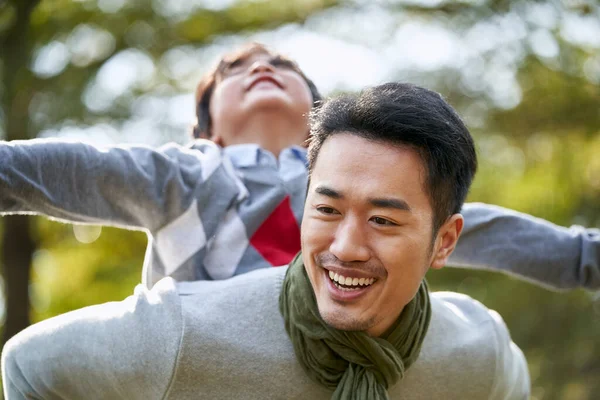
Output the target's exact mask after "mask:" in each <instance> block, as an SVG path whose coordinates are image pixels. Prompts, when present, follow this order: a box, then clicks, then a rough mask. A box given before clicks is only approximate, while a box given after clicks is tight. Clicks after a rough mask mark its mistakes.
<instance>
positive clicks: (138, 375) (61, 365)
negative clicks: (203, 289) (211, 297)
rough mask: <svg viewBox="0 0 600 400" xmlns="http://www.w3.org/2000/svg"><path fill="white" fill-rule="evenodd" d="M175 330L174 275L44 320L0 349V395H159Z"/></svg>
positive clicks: (169, 370)
mask: <svg viewBox="0 0 600 400" xmlns="http://www.w3.org/2000/svg"><path fill="white" fill-rule="evenodd" d="M182 332H183V321H182V312H181V303H180V301H179V296H178V295H177V292H176V289H175V288H174V281H173V280H171V279H170V278H166V279H164V280H162V281H161V282H159V283H158V284H157V285H156V286H155V287H154V288H153V289H152V291H148V290H147V289H144V288H142V287H141V285H140V286H138V287H137V288H136V291H135V293H134V294H133V295H132V296H130V297H128V298H127V299H125V300H124V301H122V302H111V303H106V304H101V305H96V306H91V307H86V308H82V309H80V310H77V311H73V312H70V313H67V314H63V315H60V316H58V317H54V318H50V319H48V320H45V321H42V322H40V323H37V324H35V325H32V326H30V327H29V328H27V329H25V330H24V331H22V332H20V333H19V334H17V335H16V336H14V337H13V338H12V339H11V340H9V341H8V342H7V344H6V345H5V347H4V349H3V351H2V380H3V386H4V396H5V398H6V399H7V400H16V399H31V398H34V399H86V398H90V397H93V398H102V399H150V400H152V399H162V398H164V397H165V393H166V392H167V391H168V390H169V386H170V384H171V381H172V379H173V376H174V371H175V369H176V362H177V356H178V352H179V349H180V343H181V337H182Z"/></svg>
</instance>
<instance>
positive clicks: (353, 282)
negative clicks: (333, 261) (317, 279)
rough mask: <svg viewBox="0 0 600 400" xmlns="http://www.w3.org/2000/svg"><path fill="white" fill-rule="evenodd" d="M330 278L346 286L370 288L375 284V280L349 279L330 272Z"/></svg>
mask: <svg viewBox="0 0 600 400" xmlns="http://www.w3.org/2000/svg"><path fill="white" fill-rule="evenodd" d="M329 277H330V278H331V280H332V281H334V282H337V283H339V284H340V285H344V286H369V285H372V284H373V282H375V278H347V277H345V276H342V275H340V274H338V273H335V272H333V271H329Z"/></svg>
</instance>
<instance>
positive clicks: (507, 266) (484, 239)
mask: <svg viewBox="0 0 600 400" xmlns="http://www.w3.org/2000/svg"><path fill="white" fill-rule="evenodd" d="M462 214H463V215H464V217H465V227H464V229H463V233H462V235H461V237H460V239H459V241H458V245H457V247H456V249H455V251H454V253H453V254H452V255H451V257H450V260H449V266H455V267H467V268H476V269H489V270H496V271H503V272H507V273H509V274H512V275H515V276H517V277H519V278H524V279H526V280H530V281H532V282H535V283H538V284H541V285H544V286H547V287H551V288H556V289H574V288H586V289H591V290H596V289H599V288H600V231H599V230H598V229H584V228H582V227H579V226H573V227H571V228H564V227H560V226H557V225H554V224H552V223H550V222H548V221H545V220H543V219H539V218H535V217H532V216H530V215H527V214H523V213H519V212H516V211H512V210H508V209H505V208H502V207H498V206H491V205H487V204H481V203H471V204H465V206H464V207H463V210H462Z"/></svg>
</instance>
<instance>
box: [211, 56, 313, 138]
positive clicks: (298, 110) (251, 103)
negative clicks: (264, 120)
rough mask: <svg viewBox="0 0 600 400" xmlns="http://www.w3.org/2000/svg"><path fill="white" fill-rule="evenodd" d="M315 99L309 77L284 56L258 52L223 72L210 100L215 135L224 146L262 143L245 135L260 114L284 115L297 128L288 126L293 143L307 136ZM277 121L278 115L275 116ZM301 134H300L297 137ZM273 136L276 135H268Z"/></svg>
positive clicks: (280, 116) (285, 133)
mask: <svg viewBox="0 0 600 400" xmlns="http://www.w3.org/2000/svg"><path fill="white" fill-rule="evenodd" d="M312 105H313V98H312V94H311V92H310V88H309V87H308V85H307V83H306V82H305V80H304V79H303V78H302V77H301V76H300V75H299V74H298V73H297V72H296V71H294V69H293V67H292V65H291V64H290V63H289V62H287V61H285V60H283V59H281V58H280V57H277V56H273V55H270V54H266V53H262V52H258V53H254V54H251V55H249V56H248V57H245V58H240V59H238V60H235V61H234V62H233V63H230V64H229V65H228V66H227V67H226V68H225V70H224V71H223V72H222V73H221V74H219V76H218V77H217V80H216V84H215V89H214V92H213V94H212V96H211V100H210V115H211V121H212V129H211V131H212V132H211V134H213V135H214V136H215V138H216V139H217V141H220V142H221V144H222V145H224V146H229V145H232V144H239V143H250V142H259V143H260V142H261V139H263V138H260V137H258V138H256V137H243V132H244V131H245V129H246V128H249V127H250V125H251V124H252V123H253V118H254V117H257V116H261V117H264V116H267V117H268V118H271V117H273V116H275V117H277V118H284V119H285V120H288V121H290V123H292V124H295V125H296V126H297V129H285V131H283V132H281V133H282V135H289V136H291V137H289V138H286V139H289V140H288V141H289V142H290V143H289V145H291V144H298V145H302V144H303V143H304V141H305V140H306V138H307V133H308V124H307V116H308V113H309V112H310V110H311V108H312ZM271 119H272V120H273V121H274V123H275V121H276V118H271ZM296 136H297V137H296ZM266 139H273V138H266Z"/></svg>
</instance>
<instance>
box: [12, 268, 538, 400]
mask: <svg viewBox="0 0 600 400" xmlns="http://www.w3.org/2000/svg"><path fill="white" fill-rule="evenodd" d="M285 272H286V267H282V268H269V269H262V270H259V271H253V272H250V273H248V274H245V275H241V276H236V277H234V278H232V279H226V280H221V281H214V282H209V281H198V282H184V283H180V284H176V283H175V281H173V280H172V279H170V278H166V279H164V280H162V281H160V282H159V283H158V284H156V285H155V286H154V288H153V289H152V290H151V291H148V290H147V289H145V288H144V287H141V286H139V287H138V288H136V291H135V293H134V295H133V296H130V297H129V298H127V299H125V300H124V301H122V302H112V303H106V304H102V305H98V306H92V307H87V308H83V309H80V310H77V311H74V312H71V313H67V314H63V315H60V316H58V317H55V318H51V319H48V320H45V321H42V322H40V323H38V324H36V325H33V326H31V327H29V328H27V329H26V330H24V331H23V332H21V333H19V334H18V335H17V336H15V337H14V338H13V339H11V340H10V341H9V342H8V343H7V345H6V346H5V348H4V351H3V357H2V363H3V365H2V367H3V368H2V372H3V382H4V391H5V394H6V399H7V400H18V399H26V398H35V399H127V400H135V399H140V400H142V399H143V400H153V399H156V400H158V399H181V400H184V399H281V400H284V399H285V400H287V399H298V400H305V399H311V400H312V399H314V400H318V399H323V400H328V399H330V398H331V394H332V391H330V390H327V389H326V388H324V387H322V386H321V385H319V384H317V383H315V382H313V381H311V380H310V379H309V377H308V375H306V373H305V372H304V370H303V369H302V367H301V366H300V364H299V363H298V362H297V361H296V357H295V355H294V350H293V346H292V343H291V341H290V340H289V337H288V335H287V333H286V331H285V328H284V323H283V318H282V317H281V315H280V313H279V307H278V304H279V302H278V299H279V294H280V292H281V286H282V282H283V278H284V275H285ZM431 306H432V317H431V323H430V326H429V330H428V332H427V336H426V337H425V341H424V343H423V347H422V349H421V354H420V356H419V359H418V360H417V361H416V362H415V363H414V365H412V366H411V367H410V369H409V370H408V371H407V373H406V376H405V377H404V379H403V380H401V381H399V382H398V383H396V385H395V386H393V387H391V388H390V389H389V390H388V393H389V397H390V399H402V400H430V399H447V400H464V399H469V400H470V399H477V400H479V399H488V400H525V399H527V398H528V394H529V390H530V382H529V374H528V371H527V364H526V362H525V358H524V357H523V354H522V353H521V351H520V350H519V348H518V347H517V346H515V344H514V343H513V342H512V341H511V339H510V336H509V334H508V331H507V329H506V326H505V324H504V322H503V321H502V319H501V318H500V316H499V315H498V314H496V313H495V312H493V311H490V310H488V309H487V308H485V307H484V306H483V305H481V304H480V303H478V302H477V301H475V300H473V299H471V298H470V297H468V296H465V295H460V294H456V293H433V294H432V295H431Z"/></svg>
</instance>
